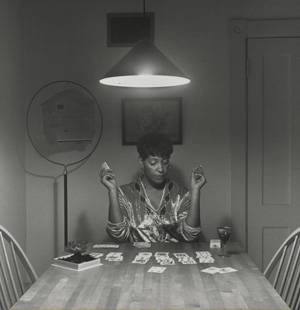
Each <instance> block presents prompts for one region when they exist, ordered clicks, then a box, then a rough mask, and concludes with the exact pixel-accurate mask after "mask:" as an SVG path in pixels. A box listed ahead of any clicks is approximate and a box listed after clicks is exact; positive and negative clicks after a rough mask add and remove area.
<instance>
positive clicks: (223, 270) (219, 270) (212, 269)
mask: <svg viewBox="0 0 300 310" xmlns="http://www.w3.org/2000/svg"><path fill="white" fill-rule="evenodd" d="M201 271H202V272H206V273H210V274H215V273H229V272H234V271H238V270H237V269H234V268H231V267H224V268H218V267H209V268H206V269H203V270H201Z"/></svg>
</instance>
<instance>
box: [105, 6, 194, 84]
mask: <svg viewBox="0 0 300 310" xmlns="http://www.w3.org/2000/svg"><path fill="white" fill-rule="evenodd" d="M144 18H145V1H144ZM189 82H190V80H189V79H188V78H187V77H186V76H185V75H184V74H183V73H182V72H181V71H180V70H179V69H178V68H177V67H176V65H174V63H172V62H171V61H170V60H169V59H168V58H167V57H166V56H165V55H164V54H163V53H162V52H161V51H160V50H159V49H158V48H157V47H156V46H155V45H154V44H153V43H152V42H150V41H149V40H141V41H139V42H138V43H137V44H136V45H135V46H134V47H133V48H132V49H131V50H130V51H129V52H128V53H127V54H126V55H125V56H124V57H123V58H122V59H121V60H120V61H119V62H118V63H117V64H116V65H115V66H114V67H113V68H112V69H111V70H110V71H109V72H108V73H107V74H106V75H105V76H104V77H103V78H102V79H101V80H100V83H102V84H105V85H110V86H120V87H168V86H179V85H184V84H188V83H189Z"/></svg>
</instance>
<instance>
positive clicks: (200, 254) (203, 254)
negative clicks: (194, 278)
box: [195, 251, 215, 263]
mask: <svg viewBox="0 0 300 310" xmlns="http://www.w3.org/2000/svg"><path fill="white" fill-rule="evenodd" d="M195 253H196V257H197V258H198V259H199V263H214V262H215V260H214V258H213V257H212V256H211V254H210V253H209V252H208V251H196V252H195Z"/></svg>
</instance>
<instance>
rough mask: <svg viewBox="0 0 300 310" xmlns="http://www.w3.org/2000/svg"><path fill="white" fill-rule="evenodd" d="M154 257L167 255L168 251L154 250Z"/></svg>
mask: <svg viewBox="0 0 300 310" xmlns="http://www.w3.org/2000/svg"><path fill="white" fill-rule="evenodd" d="M154 256H155V257H160V256H165V257H166V256H169V252H156V253H155V254H154Z"/></svg>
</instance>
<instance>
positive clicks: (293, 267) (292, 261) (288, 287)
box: [264, 228, 300, 310]
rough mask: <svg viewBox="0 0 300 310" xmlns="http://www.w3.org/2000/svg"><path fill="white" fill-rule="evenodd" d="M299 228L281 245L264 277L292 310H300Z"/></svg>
mask: <svg viewBox="0 0 300 310" xmlns="http://www.w3.org/2000/svg"><path fill="white" fill-rule="evenodd" d="M299 237H300V228H298V229H296V230H295V231H294V232H293V233H292V234H290V235H289V236H288V238H287V239H286V240H285V241H284V242H283V243H282V245H281V246H280V247H279V249H278V251H277V252H276V253H275V255H274V256H273V258H272V259H271V261H270V263H269V265H268V266H267V268H266V270H265V271H264V275H265V276H266V278H268V279H269V280H270V279H271V278H272V281H270V282H271V283H272V285H273V287H274V288H275V289H276V290H277V291H278V293H279V294H280V295H281V296H282V298H283V299H284V300H285V302H286V303H287V305H288V306H289V307H290V308H291V309H292V310H300V240H299V239H300V238H299Z"/></svg>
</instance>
